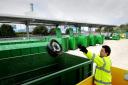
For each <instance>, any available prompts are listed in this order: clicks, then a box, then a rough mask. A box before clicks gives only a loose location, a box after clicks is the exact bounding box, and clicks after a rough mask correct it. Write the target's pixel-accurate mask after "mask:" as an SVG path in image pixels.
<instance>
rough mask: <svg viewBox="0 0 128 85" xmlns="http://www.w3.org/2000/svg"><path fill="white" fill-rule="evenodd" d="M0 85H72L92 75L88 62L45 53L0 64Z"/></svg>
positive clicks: (2, 61)
mask: <svg viewBox="0 0 128 85" xmlns="http://www.w3.org/2000/svg"><path fill="white" fill-rule="evenodd" d="M0 67H1V68H2V69H0V85H75V84H77V83H78V82H80V81H81V80H83V79H85V78H87V77H89V76H90V75H91V74H92V61H90V60H89V59H86V58H82V57H79V56H74V55H70V54H67V53H63V54H61V55H59V56H58V57H52V56H50V55H49V54H48V53H47V52H45V53H43V52H42V53H38V54H29V55H23V56H20V57H16V58H10V59H3V60H0Z"/></svg>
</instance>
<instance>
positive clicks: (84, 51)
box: [78, 45, 88, 54]
mask: <svg viewBox="0 0 128 85" xmlns="http://www.w3.org/2000/svg"><path fill="white" fill-rule="evenodd" d="M78 48H79V49H80V51H82V52H83V53H86V54H87V53H88V50H87V49H86V47H84V46H82V45H78Z"/></svg>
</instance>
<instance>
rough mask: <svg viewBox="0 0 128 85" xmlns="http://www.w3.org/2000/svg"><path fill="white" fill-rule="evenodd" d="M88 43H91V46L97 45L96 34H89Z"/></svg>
mask: <svg viewBox="0 0 128 85" xmlns="http://www.w3.org/2000/svg"><path fill="white" fill-rule="evenodd" d="M88 44H89V45H90V46H94V45H96V42H95V36H94V35H93V34H89V35H88Z"/></svg>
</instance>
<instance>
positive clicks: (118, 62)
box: [67, 39, 128, 70]
mask: <svg viewBox="0 0 128 85" xmlns="http://www.w3.org/2000/svg"><path fill="white" fill-rule="evenodd" d="M104 45H109V46H110V47H111V50H112V51H111V55H110V57H111V60H112V66H115V67H119V68H123V69H127V70H128V39H121V40H105V42H104ZM101 47H102V45H96V46H90V47H88V48H87V49H88V50H91V51H92V52H94V53H99V52H100V49H101ZM67 53H69V54H73V55H78V56H81V57H86V56H84V55H83V53H82V52H80V51H79V49H77V50H74V51H72V50H70V51H68V52H67ZM94 66H95V64H94Z"/></svg>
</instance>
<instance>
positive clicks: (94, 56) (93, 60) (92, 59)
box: [92, 53, 96, 61]
mask: <svg viewBox="0 0 128 85" xmlns="http://www.w3.org/2000/svg"><path fill="white" fill-rule="evenodd" d="M95 57H96V55H95V53H93V56H92V61H94V58H95Z"/></svg>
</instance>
